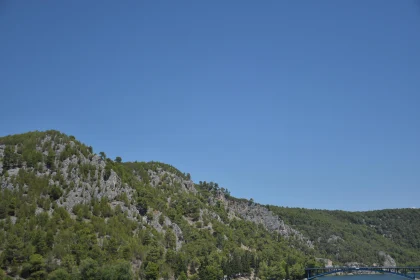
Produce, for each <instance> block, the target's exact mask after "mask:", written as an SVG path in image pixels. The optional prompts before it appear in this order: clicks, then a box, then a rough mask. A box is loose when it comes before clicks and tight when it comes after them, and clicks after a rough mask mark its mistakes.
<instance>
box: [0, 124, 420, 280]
mask: <svg viewBox="0 0 420 280" xmlns="http://www.w3.org/2000/svg"><path fill="white" fill-rule="evenodd" d="M190 179H191V176H190V174H188V173H183V172H181V171H179V170H178V169H176V168H175V167H173V166H171V165H168V164H164V163H159V162H126V163H124V162H123V161H122V159H121V157H117V158H115V160H111V159H109V158H107V156H106V154H105V153H104V152H100V153H99V154H98V155H96V154H94V153H93V149H92V147H88V146H86V145H84V144H82V143H80V142H79V141H77V140H76V139H75V138H74V137H73V136H67V135H65V134H62V133H60V132H57V131H47V132H31V133H25V134H20V135H12V136H6V137H2V138H0V186H1V191H0V267H1V268H0V279H6V278H16V277H22V278H25V279H138V278H141V279H147V280H152V279H158V278H164V279H182V280H185V279H205V280H207V279H209V280H213V279H214V280H216V279H221V278H223V276H224V275H227V276H228V277H236V276H238V275H251V274H253V275H254V276H256V277H259V278H261V279H292V280H295V279H302V278H303V277H304V267H306V266H320V265H322V264H321V263H317V262H316V257H321V258H329V259H331V260H333V261H334V263H335V264H345V263H346V262H359V263H365V264H368V265H371V264H373V263H377V264H382V262H383V261H384V260H383V255H380V254H378V252H380V251H384V252H386V253H388V254H390V255H391V256H392V257H393V258H395V259H396V261H397V262H398V264H401V265H404V264H406V265H418V264H419V263H420V210H416V209H400V210H382V211H371V212H344V211H325V210H308V209H297V208H283V207H277V206H266V207H267V208H268V209H269V210H271V211H272V212H273V213H275V214H277V215H278V216H280V217H281V218H282V219H283V220H284V221H285V223H286V224H289V225H291V226H293V227H294V228H295V229H297V230H299V231H300V232H301V233H303V234H304V235H305V236H306V237H308V238H309V239H310V240H312V241H313V243H314V245H315V247H314V248H313V249H312V248H310V247H308V246H307V245H306V244H304V243H303V242H302V241H301V240H299V239H295V238H293V237H285V236H283V235H281V234H279V232H273V231H268V230H267V229H266V228H265V227H264V226H263V225H262V224H256V223H254V222H251V221H247V220H245V219H241V218H240V217H239V216H237V215H236V216H235V215H234V213H233V212H232V211H231V209H228V207H227V206H226V204H225V203H224V202H223V201H224V200H229V201H234V202H237V203H243V204H244V205H247V206H253V205H256V204H255V203H254V202H253V201H248V200H243V199H236V198H234V197H232V196H231V194H230V192H229V191H228V190H227V189H225V188H222V187H219V185H218V184H217V183H214V182H201V181H200V182H198V183H197V184H194V183H192V182H191V181H190ZM220 197H222V198H223V199H222V200H221V199H220ZM6 275H7V276H6Z"/></svg>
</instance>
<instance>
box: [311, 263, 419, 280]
mask: <svg viewBox="0 0 420 280" xmlns="http://www.w3.org/2000/svg"><path fill="white" fill-rule="evenodd" d="M305 270H306V275H307V279H308V280H312V279H315V278H318V277H322V276H325V275H329V274H334V273H339V272H345V273H352V272H358V271H368V272H376V273H389V274H394V275H398V276H402V277H405V278H408V279H413V280H415V279H416V273H417V275H418V276H419V275H420V267H377V266H374V267H324V268H321V267H315V268H306V269H305Z"/></svg>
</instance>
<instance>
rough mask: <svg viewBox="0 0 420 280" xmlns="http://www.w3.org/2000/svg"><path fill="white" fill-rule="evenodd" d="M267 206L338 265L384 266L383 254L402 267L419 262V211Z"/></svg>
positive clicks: (416, 264)
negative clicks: (356, 263) (385, 253)
mask: <svg viewBox="0 0 420 280" xmlns="http://www.w3.org/2000/svg"><path fill="white" fill-rule="evenodd" d="M267 207H268V208H269V209H270V210H271V211H273V212H274V213H276V214H278V215H279V216H281V217H282V219H283V220H284V221H285V222H286V223H288V224H290V225H292V226H293V227H294V228H296V229H298V230H299V231H301V232H302V233H304V234H305V235H306V236H308V237H309V238H310V239H311V240H314V241H315V242H316V248H317V251H318V252H319V255H320V256H324V257H328V258H330V259H332V260H334V261H335V262H336V263H342V264H344V263H346V262H359V263H365V264H373V263H377V264H382V262H383V259H382V257H381V256H380V255H379V254H378V252H380V251H386V252H387V253H389V254H390V255H391V256H392V257H393V258H395V259H396V260H397V262H398V264H401V265H413V266H418V265H419V263H420V209H392V210H379V211H368V212H346V211H327V210H310V209H300V208H286V207H277V206H267Z"/></svg>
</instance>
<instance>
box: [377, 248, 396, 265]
mask: <svg viewBox="0 0 420 280" xmlns="http://www.w3.org/2000/svg"><path fill="white" fill-rule="evenodd" d="M378 255H379V256H380V257H381V258H383V266H385V267H396V266H397V262H396V261H395V260H394V259H393V258H392V257H391V256H390V255H389V254H387V253H385V252H383V251H380V252H378Z"/></svg>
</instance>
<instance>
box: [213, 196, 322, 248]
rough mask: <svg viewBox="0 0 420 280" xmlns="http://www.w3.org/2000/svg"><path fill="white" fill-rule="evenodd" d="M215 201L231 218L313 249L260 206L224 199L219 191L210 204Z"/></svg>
mask: <svg viewBox="0 0 420 280" xmlns="http://www.w3.org/2000/svg"><path fill="white" fill-rule="evenodd" d="M215 201H221V202H222V203H223V205H224V206H225V209H226V210H228V213H229V214H230V215H229V216H230V217H231V218H235V217H238V218H241V219H244V220H247V221H250V222H253V223H255V224H261V225H263V226H264V227H265V228H266V229H267V230H269V231H270V232H276V233H278V234H280V235H281V236H283V237H286V238H295V239H296V240H298V241H299V242H301V243H302V244H305V245H306V246H308V247H309V248H314V245H313V242H312V241H311V240H309V239H308V238H306V237H305V236H304V235H303V234H302V233H300V232H299V231H298V230H295V229H293V228H292V227H291V226H289V225H287V224H285V222H284V221H283V220H282V219H281V218H280V217H279V216H277V215H275V214H274V213H273V212H271V211H270V210H268V209H267V208H266V207H264V206H262V205H260V204H257V203H254V202H252V201H245V200H232V199H226V198H225V195H224V194H223V193H222V192H221V191H218V192H217V193H216V196H215V198H214V199H212V200H211V203H212V204H214V203H215Z"/></svg>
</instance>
